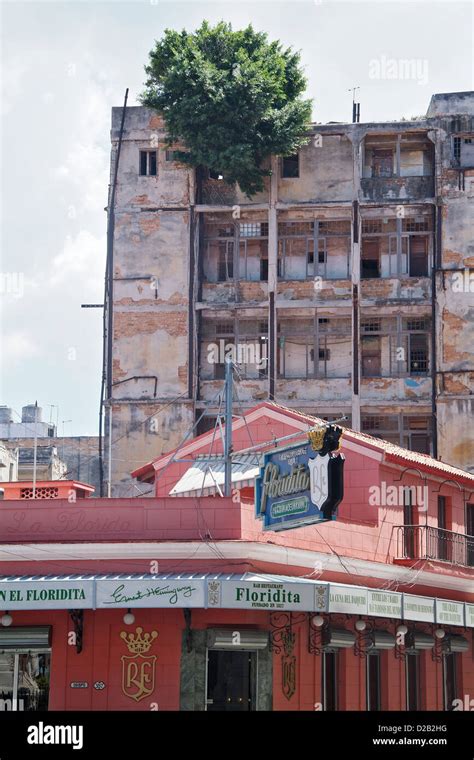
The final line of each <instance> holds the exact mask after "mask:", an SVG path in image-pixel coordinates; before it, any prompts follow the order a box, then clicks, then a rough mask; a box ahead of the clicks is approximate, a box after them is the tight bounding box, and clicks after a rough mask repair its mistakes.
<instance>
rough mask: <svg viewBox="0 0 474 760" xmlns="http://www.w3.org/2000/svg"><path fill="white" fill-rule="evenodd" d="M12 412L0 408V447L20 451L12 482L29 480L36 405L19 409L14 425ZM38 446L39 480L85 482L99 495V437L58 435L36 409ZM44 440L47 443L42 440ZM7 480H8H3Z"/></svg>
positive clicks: (39, 408)
mask: <svg viewBox="0 0 474 760" xmlns="http://www.w3.org/2000/svg"><path fill="white" fill-rule="evenodd" d="M14 419H15V413H14V412H13V410H12V409H11V408H10V407H8V406H0V440H1V439H3V441H4V442H3V445H4V446H6V447H8V448H9V449H11V450H13V451H15V450H17V449H18V450H19V472H18V474H17V475H16V476H15V478H13V480H30V479H31V478H32V473H33V459H34V435H35V406H34V404H29V405H27V406H24V407H23V408H22V413H21V422H20V421H18V422H15V421H14ZM36 435H37V439H38V441H37V446H38V459H37V462H38V467H39V468H42V469H41V472H40V469H38V473H39V474H38V478H40V477H41V478H42V479H43V480H57V479H58V478H63V477H64V478H67V479H70V480H77V481H84V482H86V483H90V484H91V485H93V486H94V489H95V492H96V493H97V494H98V493H99V481H100V478H99V438H98V436H86V435H81V436H65V435H62V436H60V435H58V429H57V425H55V424H54V423H52V422H44V421H43V411H42V408H41V407H38V414H37V424H36ZM45 439H47V440H45ZM0 479H1V475H0ZM5 479H8V478H5Z"/></svg>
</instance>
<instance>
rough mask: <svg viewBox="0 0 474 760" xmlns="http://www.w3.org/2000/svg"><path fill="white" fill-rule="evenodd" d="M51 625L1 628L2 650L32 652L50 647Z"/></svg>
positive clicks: (0, 646)
mask: <svg viewBox="0 0 474 760" xmlns="http://www.w3.org/2000/svg"><path fill="white" fill-rule="evenodd" d="M50 646H51V627H50V626H49V625H45V626H14V627H13V628H5V629H3V630H0V652H9V651H10V652H11V651H12V650H15V652H32V651H40V650H44V649H49V648H50Z"/></svg>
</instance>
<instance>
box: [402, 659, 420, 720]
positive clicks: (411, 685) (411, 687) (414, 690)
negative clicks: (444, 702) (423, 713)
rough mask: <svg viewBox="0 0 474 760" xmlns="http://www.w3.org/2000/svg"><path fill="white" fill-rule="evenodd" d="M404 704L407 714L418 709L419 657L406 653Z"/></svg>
mask: <svg viewBox="0 0 474 760" xmlns="http://www.w3.org/2000/svg"><path fill="white" fill-rule="evenodd" d="M405 680H406V704H407V710H408V711H409V712H416V711H417V710H419V709H420V655H419V654H415V653H412V652H407V655H406V659H405Z"/></svg>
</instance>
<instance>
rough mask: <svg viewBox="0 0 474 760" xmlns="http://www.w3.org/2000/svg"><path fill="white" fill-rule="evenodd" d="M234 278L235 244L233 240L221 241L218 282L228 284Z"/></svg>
mask: <svg viewBox="0 0 474 760" xmlns="http://www.w3.org/2000/svg"><path fill="white" fill-rule="evenodd" d="M233 277H234V242H233V241H232V240H225V241H224V240H222V241H219V262H218V272H217V281H218V282H226V281H227V280H232V279H233Z"/></svg>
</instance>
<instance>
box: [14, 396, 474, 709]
mask: <svg viewBox="0 0 474 760" xmlns="http://www.w3.org/2000/svg"><path fill="white" fill-rule="evenodd" d="M320 422H321V421H320V420H317V418H314V417H309V416H307V415H302V414H300V413H297V412H294V411H292V410H288V409H286V408H283V407H281V406H278V405H276V404H273V403H268V402H265V403H262V404H260V405H259V406H257V407H255V408H254V409H252V410H250V411H248V412H246V413H245V415H244V417H239V418H236V419H235V420H234V423H233V444H234V450H235V451H242V452H243V453H242V454H241V455H240V456H238V457H235V461H234V465H233V472H232V479H233V491H232V496H231V497H228V498H226V497H222V496H221V495H220V491H222V485H223V462H222V456H221V455H222V444H221V441H220V435H219V433H217V434H216V435H214V434H213V433H212V432H209V433H205V434H203V435H201V436H199V437H197V438H195V439H193V440H191V441H189V443H186V444H185V445H184V446H182V447H181V448H180V450H179V451H178V452H171V453H169V454H167V455H165V456H161V457H159V458H157V459H156V460H155V461H153V462H152V463H150V464H149V465H147V466H145V467H142V468H140V470H137V471H136V472H135V473H133V474H134V475H135V477H137V478H138V479H139V480H140V481H141V482H142V483H147V484H149V486H148V487H150V488H152V489H153V491H154V495H153V496H149V495H148V496H146V497H139V498H135V499H115V498H113V499H95V498H87V499H82V500H81V501H78V502H77V503H70V502H68V501H67V500H66V499H56V500H54V501H53V500H29V501H28V504H26V503H25V501H24V500H23V501H22V500H10V501H5V502H3V503H2V505H1V507H0V542H1V543H0V562H1V565H0V574H1V577H0V622H2V625H1V626H0V678H1V679H2V680H1V681H0V698H2V699H4V700H8V699H10V700H11V703H12V705H14V706H18V705H19V700H20V699H22V700H23V709H36V708H37V707H38V705H39V706H41V705H43V706H46V705H48V706H49V708H50V709H68V710H69V709H81V710H102V709H104V710H112V709H120V710H130V709H132V710H133V709H136V710H150V709H160V710H178V709H181V710H380V709H390V710H453V709H465V704H466V695H467V696H468V697H469V695H470V694H474V658H473V650H472V641H473V635H472V633H473V628H474V537H473V534H474V497H473V496H472V493H473V492H474V475H470V474H468V473H467V472H464V471H462V470H459V469H457V468H454V467H451V466H449V465H447V464H444V463H442V462H439V461H436V460H434V459H432V458H430V457H429V456H427V455H423V454H417V453H413V452H410V451H407V450H404V449H401V448H399V447H397V446H395V445H393V444H389V443H387V442H385V441H382V440H379V439H377V438H373V437H371V436H367V435H364V434H361V433H356V432H353V431H350V430H346V431H344V435H343V438H342V451H343V453H344V456H345V473H344V488H345V493H344V498H343V501H342V503H341V504H340V506H339V508H338V513H337V519H336V520H335V521H329V522H323V523H319V524H313V525H305V526H304V527H300V528H295V529H292V530H285V531H274V530H264V529H263V526H262V522H261V520H260V519H257V517H256V512H255V505H254V478H255V476H256V474H258V470H259V457H260V456H261V454H262V449H258V448H254V451H250V452H249V451H245V450H247V449H249V448H253V447H256V446H257V445H258V444H260V443H264V442H268V441H274V440H276V439H279V438H283V437H285V436H294V437H293V438H289V439H288V441H287V442H283V443H279V444H277V447H281V446H283V445H293V444H295V443H300V442H305V441H307V431H308V430H309V429H310V428H312V427H314V426H315V425H317V424H318V423H320ZM211 444H212V447H211ZM272 448H274V447H273V445H271V446H267V447H266V450H267V451H269V450H271V449H272ZM177 459H178V460H185V461H175V460H177ZM140 488H143V486H140ZM71 632H72V633H73V634H74V635H73V636H72V637H71V636H70V634H71ZM12 655H13V665H11V664H10V665H9V666H7V665H8V663H9V662H10V663H11V660H12ZM15 663H16V664H15ZM8 668H10V669H8ZM32 673H33V674H34V675H35V678H33V677H32V675H31V674H32ZM25 674H27V675H25ZM38 684H40V686H38ZM155 704H156V706H157V707H156V708H154V705H155ZM25 705H26V706H25Z"/></svg>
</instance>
